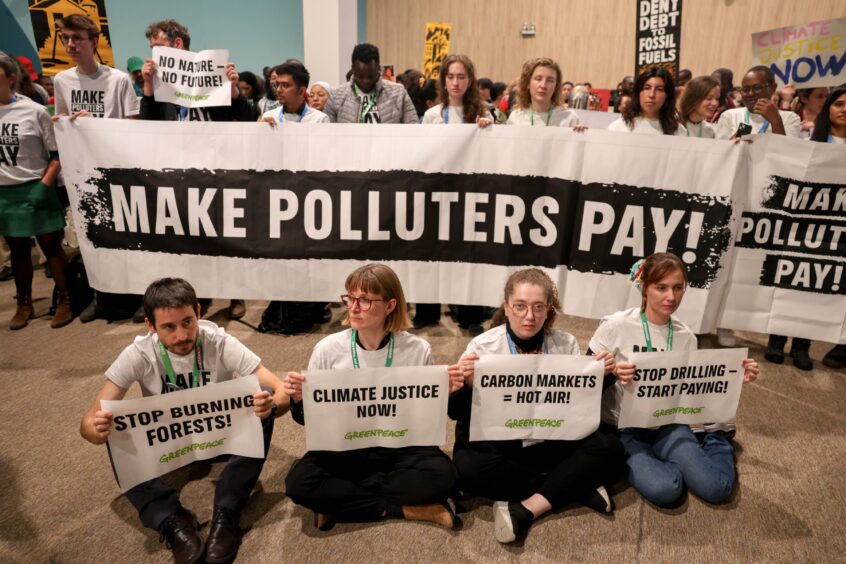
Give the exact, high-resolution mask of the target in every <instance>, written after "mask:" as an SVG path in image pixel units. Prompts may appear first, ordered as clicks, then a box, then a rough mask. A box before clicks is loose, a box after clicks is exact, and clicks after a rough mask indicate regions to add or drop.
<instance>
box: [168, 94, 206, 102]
mask: <svg viewBox="0 0 846 564" xmlns="http://www.w3.org/2000/svg"><path fill="white" fill-rule="evenodd" d="M173 95H174V96H176V97H177V98H185V99H186V100H192V101H194V102H202V101H203V100H208V99H209V95H208V94H184V93H182V92H174V93H173Z"/></svg>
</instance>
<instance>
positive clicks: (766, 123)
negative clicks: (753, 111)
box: [743, 110, 770, 134]
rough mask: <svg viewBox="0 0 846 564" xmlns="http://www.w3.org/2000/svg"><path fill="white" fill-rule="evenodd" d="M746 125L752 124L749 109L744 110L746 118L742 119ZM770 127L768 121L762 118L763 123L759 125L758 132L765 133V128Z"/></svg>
mask: <svg viewBox="0 0 846 564" xmlns="http://www.w3.org/2000/svg"><path fill="white" fill-rule="evenodd" d="M743 121H744V122H745V123H746V124H747V125H752V116H750V115H749V110H746V118H744V120H743ZM769 128H770V122H768V121H767V120H764V125H762V126H761V129H759V130H758V133H759V134H760V133H766V132H767V129H769Z"/></svg>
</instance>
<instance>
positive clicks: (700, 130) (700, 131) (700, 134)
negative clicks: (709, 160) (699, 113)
mask: <svg viewBox="0 0 846 564" xmlns="http://www.w3.org/2000/svg"><path fill="white" fill-rule="evenodd" d="M702 121H705V120H704V119H703V120H702ZM702 121H700V122H699V123H693V122H692V121H691V122H688V123H690V124H691V125H698V126H699V135H697V137H700V138H701V137H702Z"/></svg>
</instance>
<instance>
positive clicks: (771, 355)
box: [764, 335, 787, 364]
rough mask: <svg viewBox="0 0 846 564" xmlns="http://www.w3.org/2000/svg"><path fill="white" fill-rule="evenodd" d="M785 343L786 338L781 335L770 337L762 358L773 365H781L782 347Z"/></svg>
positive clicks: (782, 357)
mask: <svg viewBox="0 0 846 564" xmlns="http://www.w3.org/2000/svg"><path fill="white" fill-rule="evenodd" d="M786 343H787V337H784V336H782V335H770V339H769V341H768V342H767V350H765V351H764V358H766V359H767V360H768V361H769V362H772V363H773V364H782V363H783V362H784V345H785V344H786Z"/></svg>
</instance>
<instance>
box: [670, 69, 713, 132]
mask: <svg viewBox="0 0 846 564" xmlns="http://www.w3.org/2000/svg"><path fill="white" fill-rule="evenodd" d="M719 106H720V82H719V81H718V80H717V79H716V78H714V77H712V76H697V77H696V78H694V79H693V80H691V81H690V82H688V83H687V85H686V86H685V89H684V92H683V93H682V97H681V100H680V101H679V114H681V121H682V124H683V125H684V128H685V129H686V130H687V135H688V137H700V138H704V139H714V137H715V136H716V128H715V127H714V125H713V124H711V123H709V122H710V120H711V118H712V117H714V113H715V112H716V111H717V108H718V107H719Z"/></svg>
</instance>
